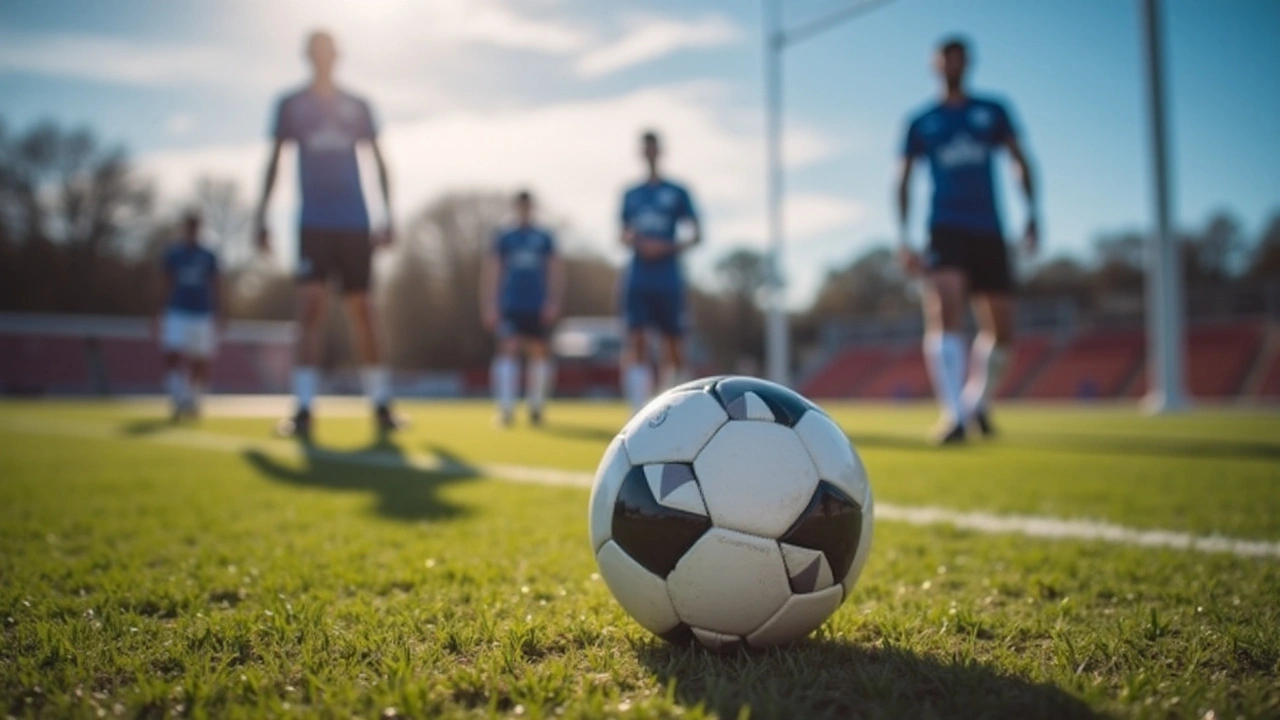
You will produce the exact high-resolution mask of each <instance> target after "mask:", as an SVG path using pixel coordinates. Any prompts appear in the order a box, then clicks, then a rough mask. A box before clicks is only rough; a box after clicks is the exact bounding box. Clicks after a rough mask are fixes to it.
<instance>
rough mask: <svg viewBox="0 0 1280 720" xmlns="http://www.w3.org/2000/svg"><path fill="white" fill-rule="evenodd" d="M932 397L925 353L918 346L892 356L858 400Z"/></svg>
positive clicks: (861, 391) (862, 391)
mask: <svg viewBox="0 0 1280 720" xmlns="http://www.w3.org/2000/svg"><path fill="white" fill-rule="evenodd" d="M932 395H933V389H932V386H931V385H930V384H929V371H928V370H927V369H926V368H925V365H924V352H923V351H922V350H921V349H920V346H919V345H918V344H912V345H911V346H909V347H907V348H906V349H905V350H903V351H902V352H900V353H898V354H896V355H894V356H893V357H891V358H890V360H889V362H888V364H887V365H886V367H885V368H884V369H883V370H881V371H880V372H879V373H876V375H875V376H874V377H872V378H871V379H870V380H869V381H867V383H866V384H865V385H863V386H862V388H861V389H860V390H859V391H858V397H862V398H868V399H876V400H886V399H888V400H914V399H917V398H925V397H931V396H932Z"/></svg>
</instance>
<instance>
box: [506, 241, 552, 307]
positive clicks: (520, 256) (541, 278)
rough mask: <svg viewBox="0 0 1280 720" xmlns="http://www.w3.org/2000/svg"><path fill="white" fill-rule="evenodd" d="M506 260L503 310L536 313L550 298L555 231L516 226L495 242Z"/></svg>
mask: <svg viewBox="0 0 1280 720" xmlns="http://www.w3.org/2000/svg"><path fill="white" fill-rule="evenodd" d="M493 252H494V254H495V255H497V256H498V258H499V259H500V260H501V261H502V279H501V285H500V286H499V294H498V300H499V302H498V304H499V306H500V308H501V310H502V312H503V313H534V312H539V311H541V310H542V306H543V305H544V304H545V303H546V301H547V264H548V262H549V261H550V260H551V258H552V256H554V255H555V254H556V242H555V239H554V238H553V237H551V233H549V232H547V231H546V230H543V229H542V228H539V227H532V226H531V227H513V228H510V229H508V230H504V231H501V232H499V233H498V234H497V236H496V237H495V238H494V241H493Z"/></svg>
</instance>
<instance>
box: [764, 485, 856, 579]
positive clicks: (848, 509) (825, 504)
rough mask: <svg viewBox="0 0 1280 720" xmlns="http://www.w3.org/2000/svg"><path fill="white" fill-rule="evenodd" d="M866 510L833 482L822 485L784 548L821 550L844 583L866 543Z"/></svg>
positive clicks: (785, 538)
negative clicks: (863, 531) (863, 542)
mask: <svg viewBox="0 0 1280 720" xmlns="http://www.w3.org/2000/svg"><path fill="white" fill-rule="evenodd" d="M862 515H863V513H862V508H861V507H859V505H858V504H857V503H855V502H854V501H853V499H852V498H850V497H849V496H848V495H846V494H845V493H844V491H843V490H841V489H840V488H837V487H836V486H835V485H832V484H831V483H829V482H826V481H823V482H820V483H818V489H817V491H816V492H814V493H813V496H812V497H811V498H810V500H809V502H808V503H807V505H806V507H805V508H804V510H803V512H801V513H800V516H799V518H798V519H797V520H796V521H795V524H794V525H793V526H792V527H791V529H789V530H787V531H786V532H785V533H784V534H782V536H781V537H780V538H778V539H779V540H780V541H781V542H782V543H783V544H784V545H798V546H800V547H803V548H809V549H811V550H820V551H822V554H823V555H825V556H826V558H827V563H828V564H829V565H830V566H831V572H832V574H833V575H834V576H835V577H836V578H838V579H839V580H841V581H843V580H844V579H845V577H846V576H847V575H848V574H849V570H850V568H852V567H853V561H854V557H855V556H856V555H857V553H858V546H859V544H860V542H861V539H862V534H863V533H862V529H863V525H864V522H863V516H862Z"/></svg>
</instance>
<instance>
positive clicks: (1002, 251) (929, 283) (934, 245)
mask: <svg viewBox="0 0 1280 720" xmlns="http://www.w3.org/2000/svg"><path fill="white" fill-rule="evenodd" d="M968 56H969V52H968V47H967V45H966V43H965V41H964V40H961V39H959V38H948V39H946V40H945V41H943V42H942V43H941V44H940V45H939V46H938V51H937V56H936V58H935V67H936V69H937V71H938V74H939V75H940V76H941V78H942V81H943V88H944V93H943V98H942V101H941V102H939V103H936V104H934V105H932V106H930V107H929V108H928V109H926V110H925V111H924V112H922V113H920V114H919V115H917V116H915V117H914V118H913V119H912V120H911V122H910V123H909V125H908V127H907V136H906V141H905V143H904V146H903V149H902V163H901V166H900V172H899V176H898V218H899V221H900V224H901V238H902V244H901V249H900V257H901V260H902V263H903V265H904V266H905V267H906V268H907V269H908V271H910V272H923V273H924V276H925V280H926V282H925V288H926V290H925V296H924V302H923V307H924V315H925V338H924V355H925V360H926V363H927V365H928V367H929V373H930V377H931V379H932V381H933V387H934V391H935V393H936V395H937V397H938V402H939V404H940V405H941V406H942V409H943V421H942V423H941V425H940V428H939V430H938V432H937V436H936V439H937V440H938V442H940V443H953V442H961V441H963V440H964V439H965V425H966V423H967V422H968V421H970V420H972V421H973V422H974V424H975V425H977V427H978V429H979V430H980V431H981V432H982V434H983V435H986V436H991V435H993V434H994V428H993V426H992V424H991V418H990V410H989V403H990V399H991V395H992V393H993V391H994V390H995V389H996V388H997V387H998V386H999V381H1000V377H1001V374H1002V373H1003V371H1004V368H1005V365H1006V364H1007V362H1008V347H1009V345H1010V343H1011V342H1012V340H1013V291H1014V282H1013V273H1012V268H1011V267H1010V264H1009V253H1008V249H1007V247H1006V245H1005V240H1004V235H1003V230H1002V228H1001V224H1000V214H999V211H998V209H997V204H996V190H995V180H994V177H993V168H992V158H993V156H994V155H995V153H996V152H997V151H998V150H1000V149H1004V150H1006V151H1008V153H1009V157H1010V159H1011V160H1012V161H1013V164H1014V169H1015V171H1016V173H1017V175H1018V177H1019V179H1020V181H1021V185H1022V190H1023V194H1024V196H1025V197H1026V200H1027V207H1028V210H1027V222H1026V228H1025V230H1024V232H1023V245H1024V248H1025V249H1026V250H1027V251H1028V252H1033V251H1034V250H1035V248H1036V244H1037V242H1038V238H1039V233H1038V229H1037V218H1036V204H1035V185H1034V183H1033V182H1032V174H1031V168H1030V163H1029V162H1028V160H1027V157H1026V154H1025V153H1024V152H1023V150H1022V146H1021V144H1020V143H1019V142H1018V134H1017V131H1016V130H1015V129H1014V125H1013V122H1012V120H1011V119H1010V118H1009V112H1008V110H1006V109H1005V107H1004V105H1003V104H1001V103H999V102H997V101H995V100H991V99H987V98H979V97H975V96H972V95H970V94H969V93H968V92H967V90H966V88H965V84H964V79H965V70H966V69H967V66H968ZM920 158H926V159H928V161H929V166H930V170H931V171H932V177H933V204H932V209H931V212H930V217H929V247H928V249H927V251H926V252H925V253H924V255H923V257H922V256H921V255H919V254H917V253H916V252H915V251H914V250H913V249H912V248H911V245H910V243H909V242H908V237H909V235H908V232H907V222H908V217H909V208H910V186H911V171H912V168H913V166H914V164H915V162H916V160H918V159H920ZM966 295H968V297H969V299H970V301H971V304H972V307H973V314H974V317H975V319H976V320H977V323H978V327H979V332H978V336H977V337H976V338H975V339H974V342H973V347H972V350H971V356H970V357H968V361H969V364H970V366H971V368H970V370H971V371H970V372H968V373H966V368H965V364H966V356H969V355H970V353H969V352H966V348H965V338H964V336H963V334H962V333H963V322H964V302H965V297H966Z"/></svg>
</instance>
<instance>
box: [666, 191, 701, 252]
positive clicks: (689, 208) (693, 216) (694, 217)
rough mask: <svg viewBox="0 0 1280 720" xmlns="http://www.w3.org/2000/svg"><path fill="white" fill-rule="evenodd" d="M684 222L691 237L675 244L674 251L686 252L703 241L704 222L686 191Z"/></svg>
mask: <svg viewBox="0 0 1280 720" xmlns="http://www.w3.org/2000/svg"><path fill="white" fill-rule="evenodd" d="M684 222H685V227H687V228H688V229H689V237H688V238H687V239H686V240H685V241H684V242H681V243H678V244H674V247H673V249H672V252H684V251H685V250H688V249H690V248H693V247H696V246H697V245H698V244H699V243H701V242H702V223H701V222H700V221H699V220H698V213H697V212H696V211H695V210H694V209H693V199H692V198H691V197H689V194H688V193H687V192H686V193H684Z"/></svg>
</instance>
